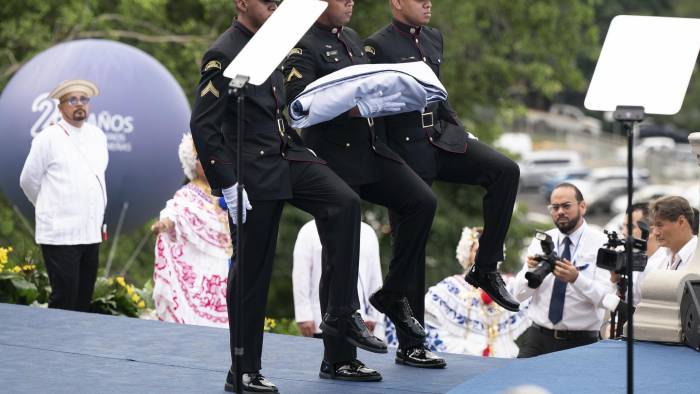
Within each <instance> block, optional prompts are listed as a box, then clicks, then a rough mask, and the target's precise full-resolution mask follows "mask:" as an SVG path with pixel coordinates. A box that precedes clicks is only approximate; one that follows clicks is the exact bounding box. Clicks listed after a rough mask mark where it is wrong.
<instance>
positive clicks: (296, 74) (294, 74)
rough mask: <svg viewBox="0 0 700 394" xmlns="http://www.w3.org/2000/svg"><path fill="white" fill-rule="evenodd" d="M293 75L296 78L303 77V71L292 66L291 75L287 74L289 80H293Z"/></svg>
mask: <svg viewBox="0 0 700 394" xmlns="http://www.w3.org/2000/svg"><path fill="white" fill-rule="evenodd" d="M292 77H296V78H299V79H301V78H302V75H301V73H300V72H299V70H297V68H296V67H292V71H290V72H289V75H287V82H289V81H291V80H292Z"/></svg>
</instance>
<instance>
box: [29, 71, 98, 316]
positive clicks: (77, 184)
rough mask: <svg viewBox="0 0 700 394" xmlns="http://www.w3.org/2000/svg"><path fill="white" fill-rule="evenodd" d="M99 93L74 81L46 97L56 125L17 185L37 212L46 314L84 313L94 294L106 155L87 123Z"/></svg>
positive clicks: (41, 138) (39, 142) (38, 142)
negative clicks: (57, 116) (53, 106)
mask: <svg viewBox="0 0 700 394" xmlns="http://www.w3.org/2000/svg"><path fill="white" fill-rule="evenodd" d="M98 93H99V91H98V89H97V86H95V84H93V83H92V82H90V81H85V80H80V79H76V80H70V81H64V82H62V83H61V84H59V85H58V86H57V87H56V88H55V89H54V90H53V91H52V92H51V93H50V94H49V97H51V98H54V99H57V100H59V104H58V110H59V112H60V113H61V120H60V121H59V122H58V123H55V124H53V125H51V126H49V127H47V128H45V129H44V130H42V131H41V133H39V134H38V135H37V136H36V137H34V141H32V147H31V150H30V151H29V156H28V157H27V161H26V162H25V163H24V168H22V174H21V175H20V179H19V183H20V186H21V187H22V190H23V191H24V194H26V196H27V198H28V199H29V201H31V203H32V204H33V205H34V208H35V210H36V215H35V216H36V234H35V237H36V243H37V244H39V245H41V252H42V254H43V256H44V263H45V265H46V271H47V272H48V274H49V280H50V282H51V289H52V291H51V296H50V298H49V307H50V308H59V309H69V310H75V311H81V312H87V311H88V310H89V309H90V303H91V301H92V292H93V290H94V288H95V277H96V276H97V264H98V257H99V247H100V242H101V241H102V240H103V239H102V236H101V235H100V231H101V227H102V219H103V217H104V211H105V207H106V205H107V190H106V188H105V170H106V169H107V161H108V154H107V139H106V137H105V135H104V133H103V132H102V130H100V129H99V128H98V127H96V126H94V125H92V124H89V123H87V122H86V119H87V117H88V114H89V112H90V98H91V97H93V96H96V95H97V94H98Z"/></svg>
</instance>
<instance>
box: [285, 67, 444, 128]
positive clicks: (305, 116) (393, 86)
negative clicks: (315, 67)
mask: <svg viewBox="0 0 700 394" xmlns="http://www.w3.org/2000/svg"><path fill="white" fill-rule="evenodd" d="M440 100H447V90H446V89H445V87H444V86H443V85H442V83H441V82H440V80H439V79H438V77H437V76H436V75H435V73H434V72H433V70H431V69H430V67H429V66H428V65H427V64H425V63H424V62H412V63H398V64H358V65H355V66H350V67H346V68H343V69H341V70H338V71H336V72H333V73H331V74H328V75H326V76H324V77H323V78H319V79H318V80H316V81H314V82H313V83H310V84H309V85H308V86H307V87H306V89H304V91H303V92H301V93H300V94H299V95H298V96H297V97H296V98H295V99H294V101H292V103H291V104H290V106H289V117H290V118H291V120H292V127H297V128H304V127H309V126H313V125H315V124H317V123H321V122H325V121H327V120H331V119H333V118H335V117H337V116H338V115H340V114H342V113H344V112H347V111H349V110H350V109H352V108H354V107H358V109H359V110H360V114H361V115H362V116H363V117H366V118H370V117H380V116H385V115H394V114H398V113H402V112H411V111H423V110H424V109H425V107H426V106H427V105H428V103H432V102H435V101H440Z"/></svg>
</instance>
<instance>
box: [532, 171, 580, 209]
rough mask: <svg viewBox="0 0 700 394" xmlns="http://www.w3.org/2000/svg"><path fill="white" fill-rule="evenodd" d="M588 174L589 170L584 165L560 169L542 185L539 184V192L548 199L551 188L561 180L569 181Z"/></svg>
mask: <svg viewBox="0 0 700 394" xmlns="http://www.w3.org/2000/svg"><path fill="white" fill-rule="evenodd" d="M590 174H591V170H590V169H588V168H585V167H584V168H573V169H568V170H561V171H559V172H557V173H556V174H554V176H552V177H551V178H549V179H548V180H546V181H545V182H544V183H543V184H542V186H540V193H541V194H542V197H544V199H545V201H549V196H550V195H551V194H552V190H554V187H555V186H556V185H558V184H560V183H562V182H571V181H573V180H578V179H584V178H586V177H587V176H589V175H590Z"/></svg>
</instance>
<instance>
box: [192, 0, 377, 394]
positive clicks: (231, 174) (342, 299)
mask: <svg viewBox="0 0 700 394" xmlns="http://www.w3.org/2000/svg"><path fill="white" fill-rule="evenodd" d="M236 8H237V10H238V18H237V20H236V21H235V22H234V24H233V26H232V27H231V28H229V29H228V30H227V31H226V32H224V33H223V34H222V35H221V36H220V37H219V38H218V39H217V40H216V41H215V42H214V44H213V45H212V46H211V47H210V48H209V50H208V51H207V52H206V54H205V55H204V59H203V61H202V69H201V73H202V77H201V80H200V82H199V85H198V86H197V90H196V100H195V104H194V108H193V111H192V118H191V121H190V127H191V129H192V137H193V138H194V142H195V146H196V148H197V152H198V155H199V159H200V160H201V163H202V166H203V168H204V172H205V174H206V177H207V180H208V181H209V184H210V185H211V187H212V189H220V190H223V193H224V195H227V194H228V195H231V194H230V193H231V192H232V191H233V192H234V193H235V187H234V185H236V184H237V181H238V180H237V179H236V178H235V174H236V172H235V170H236V168H235V163H236V160H235V159H236V156H237V154H238V153H239V152H237V151H236V140H237V136H236V122H237V108H236V102H235V99H234V98H233V97H231V96H230V95H229V92H228V84H229V81H230V80H229V79H228V78H226V77H224V76H223V71H224V70H225V69H226V67H227V66H228V64H229V63H230V62H231V61H232V60H233V59H234V58H235V57H236V55H237V54H238V53H239V52H240V51H241V49H242V48H243V47H244V46H245V45H246V43H248V41H249V40H250V39H251V38H252V36H253V34H255V32H256V31H257V30H258V28H260V26H261V25H262V24H263V23H264V22H265V20H267V18H268V17H269V16H270V15H271V14H272V12H273V11H274V10H275V9H276V8H277V2H276V1H264V0H248V1H246V0H237V1H236ZM285 102H286V98H285V96H284V77H283V75H282V72H281V67H280V68H278V69H277V70H276V71H275V72H273V74H272V75H271V76H270V78H269V79H268V80H267V81H265V83H263V84H262V85H260V86H252V85H250V86H248V87H247V89H246V96H245V103H246V108H245V119H244V122H245V136H244V141H243V148H242V149H243V151H242V155H243V157H242V159H243V162H244V165H245V171H244V174H243V177H244V179H243V181H244V182H243V183H244V185H245V188H246V191H247V193H248V194H249V196H250V205H252V210H250V211H249V212H248V213H247V220H246V219H244V220H243V222H244V225H243V229H244V231H243V234H242V240H241V242H242V245H241V247H242V250H243V257H244V258H243V262H242V265H241V266H240V267H239V266H238V264H237V263H234V269H232V270H230V272H229V278H228V289H227V303H228V312H229V327H230V331H231V349H232V352H231V354H232V356H233V354H234V352H233V349H234V348H235V347H236V346H235V336H234V334H235V331H234V327H236V324H235V323H236V321H237V320H238V319H242V324H241V327H242V333H241V335H242V341H243V344H244V346H245V353H244V355H243V357H242V363H241V364H242V365H239V366H238V367H239V368H240V371H241V373H243V376H242V377H243V379H242V380H243V389H245V390H249V391H256V392H258V391H262V392H277V388H276V387H275V385H274V384H272V383H271V382H270V381H268V380H267V379H265V378H264V377H263V376H262V375H261V374H260V369H261V361H260V357H261V353H262V342H263V326H264V318H265V306H266V303H267V293H268V288H269V284H270V276H271V273H272V262H273V258H274V255H275V246H276V241H277V232H278V228H279V221H280V216H281V214H282V208H283V206H284V202H285V201H287V202H289V203H290V204H292V205H294V206H296V207H298V208H300V209H302V210H304V211H306V212H309V213H311V214H312V215H313V216H314V218H315V220H316V223H317V225H318V228H319V233H320V234H319V235H320V237H321V242H322V244H323V247H324V252H325V253H326V254H327V257H328V258H327V259H326V260H325V261H326V263H327V264H324V266H323V268H322V270H323V272H322V276H321V288H322V289H323V291H322V292H321V295H320V297H321V305H322V308H324V309H325V311H326V312H327V313H328V314H329V315H330V316H331V317H332V319H331V320H332V321H331V322H329V324H331V325H332V327H333V328H335V329H336V332H337V334H338V335H339V339H338V341H337V342H333V343H330V344H329V345H328V347H327V348H326V354H339V355H341V356H342V355H343V353H342V352H343V351H344V350H345V349H348V348H349V349H352V350H353V351H354V350H355V346H353V345H349V344H347V343H345V342H344V341H346V340H347V341H349V342H352V343H353V344H354V345H356V346H359V347H362V348H364V349H366V350H369V351H374V352H379V353H386V346H385V345H384V344H383V343H382V342H381V341H380V340H379V339H378V338H376V337H374V336H372V335H371V334H370V333H369V331H368V330H367V327H366V326H365V324H364V322H363V321H362V318H361V317H360V314H359V313H358V312H357V309H358V308H359V302H358V299H357V270H358V261H359V239H360V238H359V237H360V199H359V197H358V196H357V194H356V193H355V192H354V191H353V190H352V189H351V188H349V187H348V186H347V184H345V182H343V181H342V180H341V179H340V178H339V177H338V176H337V175H336V174H335V173H333V171H332V170H331V169H330V168H328V166H326V165H325V162H323V161H322V160H321V159H319V158H317V157H316V156H315V155H314V154H313V153H312V152H311V151H309V150H308V149H306V148H304V147H303V143H302V142H301V139H300V138H299V136H298V135H297V134H296V133H295V132H294V131H293V130H292V129H287V128H286V121H285V120H284V119H283V117H282V116H281V114H280V111H281V110H282V109H283V106H284V105H285ZM288 130H291V131H288ZM234 195H235V194H234ZM227 200H228V201H227V203H229V212H230V213H231V215H230V216H231V217H232V221H231V230H232V233H233V234H232V237H231V238H232V239H235V231H236V230H237V226H236V225H235V224H234V222H233V221H235V220H236V216H235V215H234V212H232V210H235V208H234V207H235V201H231V200H230V198H227ZM234 200H235V199H234ZM244 200H247V198H245V195H244ZM246 203H247V201H244V205H243V206H244V207H245V206H246ZM244 209H245V208H244ZM234 250H236V248H235V245H234ZM235 261H236V259H235V258H234V262H235ZM241 267H242V270H243V271H242V274H243V278H244V281H243V283H241V287H240V288H237V289H236V288H234V284H235V275H237V274H238V270H239V269H241ZM237 297H241V299H242V300H243V311H242V314H240V313H239V311H237V310H236V302H235V300H236V299H237ZM336 343H342V344H343V347H342V348H341V349H335V348H334V347H333V346H334V345H335V344H336ZM234 360H235V358H234ZM330 361H331V362H333V361H342V360H334V359H331V360H330ZM347 364H348V365H347V366H346V370H347V375H348V376H347V377H348V379H347V380H380V379H381V375H380V374H379V373H378V372H376V371H374V370H371V369H369V368H364V367H360V365H361V363H359V361H357V360H355V359H354V358H353V359H352V360H348V363H347ZM233 371H234V369H233V367H232V369H231V370H230V371H229V374H228V376H227V379H226V386H225V388H226V390H228V391H232V390H235V376H234V375H233ZM358 378H361V379H358ZM246 392H247V391H246Z"/></svg>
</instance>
